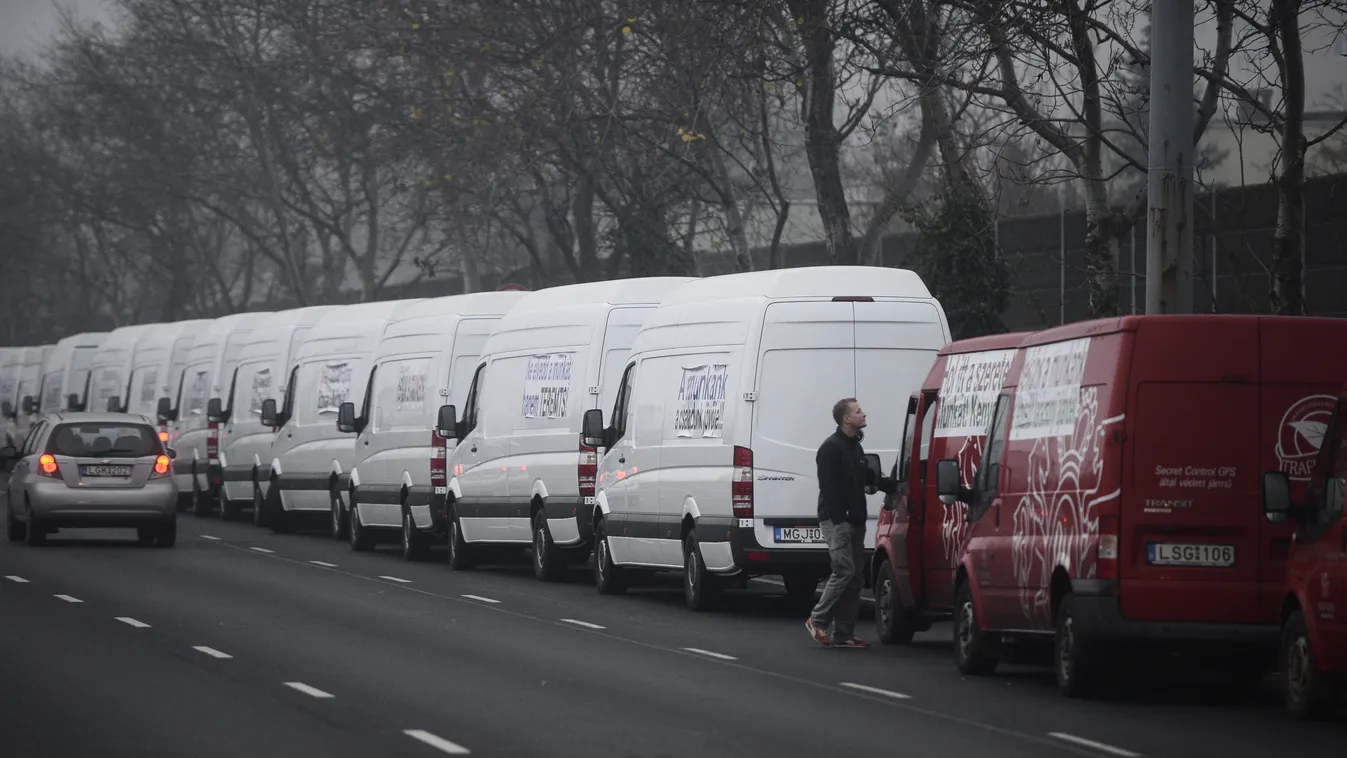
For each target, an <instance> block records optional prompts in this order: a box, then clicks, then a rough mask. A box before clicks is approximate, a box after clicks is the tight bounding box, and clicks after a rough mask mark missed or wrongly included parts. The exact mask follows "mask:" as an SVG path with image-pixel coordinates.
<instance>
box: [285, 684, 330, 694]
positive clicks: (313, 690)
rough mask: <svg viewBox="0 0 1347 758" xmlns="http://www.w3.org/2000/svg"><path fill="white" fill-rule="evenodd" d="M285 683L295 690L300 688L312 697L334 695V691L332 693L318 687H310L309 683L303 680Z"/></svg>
mask: <svg viewBox="0 0 1347 758" xmlns="http://www.w3.org/2000/svg"><path fill="white" fill-rule="evenodd" d="M283 684H284V685H285V686H286V687H289V688H290V689H293V690H299V691H300V692H303V693H304V694H305V695H308V696H310V697H316V698H329V697H333V695H332V693H330V692H323V691H322V690H320V689H318V688H317V687H310V686H309V685H307V684H305V683H303V682H283Z"/></svg>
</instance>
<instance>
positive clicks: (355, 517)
mask: <svg viewBox="0 0 1347 758" xmlns="http://www.w3.org/2000/svg"><path fill="white" fill-rule="evenodd" d="M350 531H351V538H350V545H351V549H352V550H355V551H356V552H361V553H363V552H365V551H367V550H373V549H374V532H371V531H370V530H368V529H366V528H365V525H364V524H362V523H360V508H359V507H358V506H356V503H355V500H352V501H351V530H350Z"/></svg>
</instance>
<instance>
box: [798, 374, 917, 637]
mask: <svg viewBox="0 0 1347 758" xmlns="http://www.w3.org/2000/svg"><path fill="white" fill-rule="evenodd" d="M833 420H834V421H836V422H837V431H836V432H834V433H833V434H832V435H831V436H830V437H828V439H826V440H824V441H823V445H821V446H820V447H819V449H818V454H817V455H816V456H815V457H814V460H815V461H816V462H817V463H818V489H819V493H818V520H819V526H821V527H822V528H823V537H824V539H825V540H827V542H828V557H829V560H830V561H831V563H832V575H831V576H829V577H828V583H827V584H826V585H824V587H823V596H822V597H821V598H819V602H818V605H816V606H815V607H814V612H813V613H812V614H810V617H809V619H808V620H806V621H805V622H804V626H805V628H806V629H808V630H809V633H810V635H812V636H813V637H814V639H815V640H816V641H817V642H818V643H819V644H821V645H827V646H831V647H858V648H861V647H870V643H868V642H866V641H865V640H861V639H857V638H856V636H855V630H856V617H857V616H858V615H859V614H860V609H861V590H862V589H863V588H864V586H865V580H864V578H863V577H862V576H861V569H862V567H863V565H864V563H865V524H866V519H867V517H868V514H867V513H866V504H865V495H866V491H867V489H870V488H878V489H880V490H883V491H884V492H885V493H887V494H893V493H894V491H895V490H896V489H897V486H898V485H897V482H896V481H895V480H893V479H889V478H887V477H878V479H877V480H876V477H875V476H874V472H872V471H871V470H870V467H869V466H867V465H866V463H865V450H864V449H862V448H861V440H862V439H864V437H865V434H864V432H862V431H861V430H862V429H864V428H865V412H864V411H862V410H861V405H860V403H858V402H857V401H856V398H854V397H848V398H843V399H842V400H838V401H837V403H836V404H835V405H834V406H833ZM829 627H831V634H830V629H829Z"/></svg>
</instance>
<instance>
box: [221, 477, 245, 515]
mask: <svg viewBox="0 0 1347 758" xmlns="http://www.w3.org/2000/svg"><path fill="white" fill-rule="evenodd" d="M242 515H243V505H242V503H241V502H240V501H238V500H231V499H229V497H227V496H226V493H225V491H224V487H223V485H222V486H221V487H220V520H221V521H238V520H239V517H240V516H242Z"/></svg>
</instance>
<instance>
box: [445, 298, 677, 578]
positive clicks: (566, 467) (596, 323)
mask: <svg viewBox="0 0 1347 758" xmlns="http://www.w3.org/2000/svg"><path fill="white" fill-rule="evenodd" d="M690 281H692V279H691V278H688V277H651V278H642V279H620V280H616V281H608V282H589V283H585V284H573V285H568V286H564V287H553V288H550V289H545V290H539V291H538V292H534V293H531V294H529V295H527V296H526V297H525V298H524V299H523V300H520V301H519V304H518V305H516V306H515V307H514V308H512V309H510V312H509V313H508V314H506V316H505V318H503V319H501V320H500V322H499V323H497V325H496V331H494V332H492V334H491V336H490V338H488V339H487V341H486V345H485V347H484V348H483V350H482V360H481V362H480V363H479V364H478V365H477V368H476V371H475V372H474V374H473V380H472V386H471V388H470V389H469V390H468V398H467V400H466V401H465V403H464V414H463V422H462V423H457V420H456V419H455V420H454V421H455V423H454V424H452V427H454V428H448V426H449V425H448V424H443V425H441V429H440V431H441V433H442V434H447V435H448V436H450V437H452V438H454V439H458V440H461V442H460V443H459V444H458V446H457V447H456V448H455V449H454V452H453V453H452V454H451V455H450V458H449V462H448V467H449V470H450V471H451V472H453V477H452V479H450V481H449V494H450V498H451V502H450V512H449V515H448V521H449V564H450V565H451V566H452V567H453V568H455V569H466V568H470V567H471V566H472V565H474V563H475V559H476V557H477V553H478V552H479V549H480V548H482V547H486V548H497V547H507V548H508V547H512V546H518V547H521V548H526V547H529V546H532V547H533V553H534V558H533V570H534V575H535V576H537V577H538V578H539V579H543V580H546V581H553V580H555V579H557V578H559V577H560V576H561V575H562V574H563V572H564V571H565V569H566V566H567V564H569V563H574V562H580V561H583V560H585V559H586V558H587V557H588V555H589V547H590V538H591V536H592V528H591V524H590V514H591V512H592V509H593V507H592V502H593V496H594V490H593V487H594V467H595V465H596V464H597V462H598V461H597V454H596V451H595V450H593V449H592V448H589V447H586V446H585V445H583V444H581V440H580V424H581V422H582V417H583V415H584V412H585V411H587V410H589V409H590V408H597V407H603V406H609V405H611V404H612V401H613V398H614V397H615V396H616V394H617V387H618V380H619V378H620V377H621V375H622V374H621V371H622V366H623V364H624V362H625V361H626V359H627V350H628V349H629V348H630V347H631V343H632V340H633V339H635V338H636V333H637V332H638V331H639V330H640V328H641V324H643V323H644V322H645V319H646V318H647V317H648V316H649V315H650V314H651V312H653V311H654V309H655V306H657V305H658V304H659V301H660V300H661V299H663V298H664V296H665V295H667V294H668V293H669V292H670V291H672V290H673V289H675V288H676V287H679V286H681V285H683V284H686V283H687V282H690ZM446 420H447V419H446Z"/></svg>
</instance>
